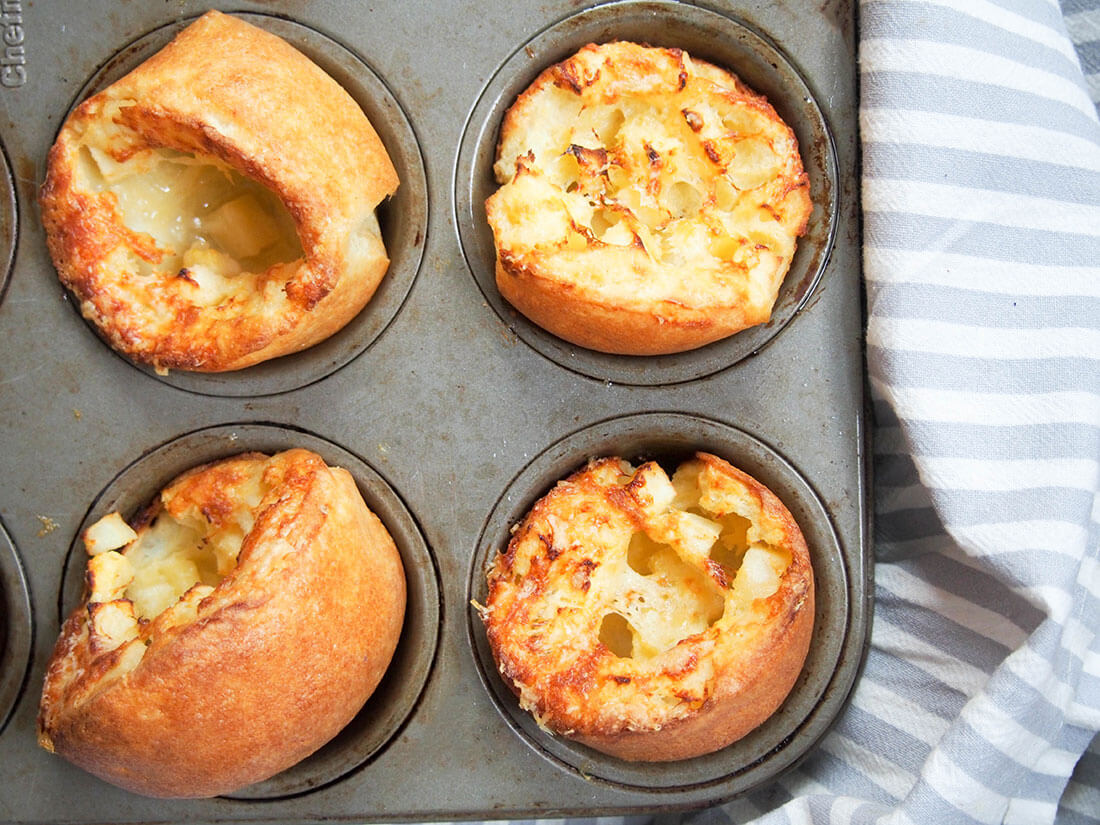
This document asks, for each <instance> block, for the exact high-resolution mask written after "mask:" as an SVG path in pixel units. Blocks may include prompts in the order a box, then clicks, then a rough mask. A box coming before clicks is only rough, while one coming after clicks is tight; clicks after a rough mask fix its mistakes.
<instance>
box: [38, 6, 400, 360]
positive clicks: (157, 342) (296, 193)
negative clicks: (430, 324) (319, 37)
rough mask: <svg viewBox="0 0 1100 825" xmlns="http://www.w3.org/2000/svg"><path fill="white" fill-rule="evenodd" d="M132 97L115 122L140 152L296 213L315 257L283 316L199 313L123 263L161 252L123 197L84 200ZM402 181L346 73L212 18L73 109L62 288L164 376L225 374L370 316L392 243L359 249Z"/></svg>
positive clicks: (56, 204) (60, 156) (56, 163)
mask: <svg viewBox="0 0 1100 825" xmlns="http://www.w3.org/2000/svg"><path fill="white" fill-rule="evenodd" d="M119 101H123V102H124V105H123V108H122V109H121V110H120V111H119V115H118V118H117V120H116V121H115V123H117V124H119V125H120V126H122V127H124V128H125V129H128V130H131V131H132V132H133V134H134V135H136V137H137V140H138V142H139V143H140V144H142V145H144V146H148V147H153V148H168V149H175V150H178V151H183V152H189V153H194V154H197V155H203V156H209V157H214V158H217V159H219V160H220V161H222V162H224V163H226V164H228V165H229V166H231V167H232V168H234V169H235V170H237V171H238V172H240V173H241V174H243V175H245V176H247V177H250V178H252V179H254V180H256V181H258V182H260V183H262V184H264V185H265V186H266V187H267V188H269V189H270V190H271V191H273V192H274V193H275V194H276V195H278V197H279V198H280V200H281V201H282V202H283V203H284V205H285V206H286V207H287V209H288V211H289V212H290V214H291V216H292V217H293V218H294V221H295V225H296V227H297V230H298V234H299V237H300V240H301V243H302V247H303V250H304V253H305V257H304V261H303V263H302V264H301V265H300V266H298V267H297V268H296V269H295V271H294V272H293V274H292V275H291V277H290V278H289V280H288V281H287V282H286V284H285V287H284V289H283V290H282V291H283V292H284V293H285V299H284V300H282V305H281V306H280V307H279V308H278V309H279V311H278V312H276V313H275V314H274V315H272V314H264V313H260V312H256V311H255V310H253V309H251V308H248V307H247V305H246V302H236V303H233V302H231V305H223V306H219V307H217V308H203V307H200V306H196V305H194V304H192V303H191V302H190V301H189V300H188V299H187V295H186V293H185V292H183V291H181V290H180V289H179V288H178V286H177V285H175V284H173V281H172V279H173V278H174V276H175V273H163V274H161V275H159V276H158V280H157V281H156V283H155V284H153V285H151V286H148V287H140V286H139V287H135V286H134V285H133V284H132V283H130V282H131V281H132V280H133V278H134V275H133V273H130V274H129V275H128V274H127V273H126V272H122V271H119V269H118V266H119V254H120V253H121V256H122V257H123V258H126V257H134V256H136V257H137V258H142V259H144V260H146V261H151V262H154V263H155V262H156V261H157V260H158V259H159V253H158V252H157V250H156V248H155V247H154V246H152V245H151V244H150V242H149V239H148V237H146V236H137V235H135V233H133V232H130V231H129V230H127V229H126V228H125V227H123V226H122V225H121V221H120V219H119V216H118V213H117V208H116V207H115V205H114V202H113V199H112V198H111V197H109V196H107V195H105V194H96V193H91V192H88V191H84V190H82V189H81V188H80V187H79V186H78V184H77V182H76V181H75V179H74V174H73V170H74V169H75V167H76V164H77V162H78V153H79V150H80V146H81V145H82V143H81V142H82V135H83V134H84V131H85V129H86V128H87V126H88V125H89V124H90V123H94V122H95V120H96V119H97V118H105V117H109V115H108V114H106V113H105V110H106V109H108V108H109V107H110V106H111V105H112V104H114V103H117V102H119ZM116 159H117V158H116ZM397 183H398V181H397V173H396V171H395V170H394V168H393V164H392V163H391V161H390V159H389V157H388V155H387V154H386V150H385V147H384V146H383V145H382V142H381V140H380V139H379V138H378V135H377V134H376V132H375V131H374V129H373V128H372V127H371V125H370V123H369V122H368V121H367V119H366V117H365V116H364V115H363V113H362V111H361V110H360V109H359V107H358V105H357V104H356V103H355V101H354V100H352V99H351V97H350V96H349V95H348V94H347V93H346V92H345V91H344V90H343V89H342V88H340V86H339V85H338V84H337V83H336V82H335V81H334V80H333V79H332V78H330V77H329V76H328V75H326V74H325V73H324V72H323V71H322V70H321V69H320V68H319V67H318V66H316V65H315V64H314V63H312V62H311V61H310V60H309V59H308V58H306V57H305V56H304V55H303V54H301V53H300V52H298V51H297V50H295V49H294V48H293V47H291V46H290V45H289V44H287V43H286V42H285V41H283V40H281V39H280V38H278V37H276V36H274V35H272V34H269V33H267V32H265V31H263V30H261V29H258V28H256V27H254V26H251V25H249V24H247V23H245V22H244V21H242V20H239V19H238V18H235V17H232V16H228V15H224V14H221V13H219V12H215V11H211V12H208V13H207V14H205V15H203V17H201V18H200V19H199V20H198V21H196V22H195V23H194V24H192V25H191V26H189V27H188V28H187V29H185V30H184V31H183V32H181V33H180V34H179V35H178V36H177V37H176V39H175V40H173V41H172V42H171V43H170V44H169V45H168V46H166V47H165V48H164V49H163V50H161V51H160V52H158V53H157V54H156V55H154V56H153V57H151V58H149V60H147V61H145V62H144V63H143V64H142V65H141V66H139V67H138V68H137V69H135V70H134V71H133V72H131V73H130V74H128V75H127V76H126V77H124V78H122V79H121V80H119V81H118V82H116V83H115V84H113V85H112V86H111V87H109V88H108V89H106V90H104V91H103V92H101V93H99V94H97V95H95V96H94V97H92V98H90V99H89V100H86V101H84V102H83V103H82V104H80V105H79V106H78V107H77V108H76V109H75V110H74V112H73V113H72V115H71V116H70V117H69V119H68V120H67V121H66V124H65V126H64V127H63V128H62V130H61V132H60V134H59V136H58V139H57V142H56V143H55V145H54V146H53V147H52V148H51V150H50V153H49V156H48V160H47V173H46V179H45V182H44V183H43V186H42V188H41V191H40V194H39V201H40V205H41V211H42V221H43V225H44V227H45V229H46V235H47V244H48V247H49V250H50V253H51V255H52V257H53V260H54V264H55V266H56V268H57V270H58V274H59V276H60V278H61V281H62V283H63V284H64V285H65V286H66V287H67V288H69V289H70V290H71V291H72V292H73V294H74V295H75V296H76V297H77V299H78V301H79V304H80V308H81V311H82V312H83V313H84V315H85V316H86V317H87V318H89V319H90V320H91V321H92V322H93V323H94V324H95V325H96V326H97V328H98V330H99V332H100V334H101V335H102V336H103V337H104V338H105V339H106V340H107V341H108V343H109V344H110V345H111V346H112V347H114V348H115V349H117V350H119V351H120V352H122V353H124V354H125V355H127V356H129V357H131V358H133V359H134V360H136V361H139V362H142V363H148V364H151V365H154V366H156V367H158V368H165V369H185V370H197V371H224V370H233V369H240V368H242V367H245V366H250V365H252V364H255V363H258V362H260V361H263V360H266V359H269V358H273V357H276V356H279V355H283V354H287V353H290V352H295V351H298V350H301V349H304V348H306V347H308V346H311V345H313V344H315V343H317V342H319V341H321V340H324V339H325V338H327V337H329V336H330V335H332V334H333V333H334V332H336V331H337V330H339V329H340V328H342V327H343V326H344V325H345V324H346V323H347V322H348V321H350V320H351V318H353V317H354V316H355V315H356V314H357V313H358V312H359V311H360V310H361V309H362V308H363V306H365V304H366V303H367V301H369V300H370V298H371V296H372V295H373V293H374V291H375V289H376V288H377V286H378V283H379V282H380V281H381V278H382V276H383V274H384V273H385V270H386V268H387V265H388V260H387V257H386V255H385V251H384V249H383V248H382V246H381V243H380V242H378V243H377V248H371V249H362V248H358V245H359V242H358V241H357V242H355V243H352V242H351V240H350V239H351V236H352V235H354V234H355V233H357V232H358V231H359V230H360V228H361V226H362V224H363V221H364V220H365V219H366V218H367V216H368V215H369V214H370V213H371V212H373V210H374V209H375V207H376V206H377V205H378V204H379V203H380V202H381V201H382V200H383V199H385V198H386V197H388V196H389V195H391V194H392V193H393V192H394V191H395V190H396V188H397ZM112 255H113V256H114V258H113V259H111V256H112ZM146 289H147V290H148V291H147V292H143V290H146ZM135 294H136V297H135ZM146 304H148V305H152V306H153V307H156V312H157V313H162V314H163V315H164V316H166V317H170V318H171V319H172V324H171V326H170V327H169V331H168V332H165V333H158V332H155V331H152V330H151V329H150V328H149V327H150V325H149V322H148V319H147V318H146V317H145V316H146V314H147V312H148V311H149V310H148V308H147V307H146V306H145V305H146Z"/></svg>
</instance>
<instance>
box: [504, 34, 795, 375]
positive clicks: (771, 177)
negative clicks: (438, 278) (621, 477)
mask: <svg viewBox="0 0 1100 825" xmlns="http://www.w3.org/2000/svg"><path fill="white" fill-rule="evenodd" d="M494 170H495V174H496V179H497V181H498V182H499V183H500V184H501V186H500V188H499V189H498V190H497V191H496V192H494V193H493V194H492V195H491V196H490V197H489V199H488V201H487V202H486V211H487V214H488V220H489V224H490V226H491V227H492V231H493V235H494V241H495V245H496V252H497V260H496V282H497V287H498V288H499V290H500V293H501V295H502V296H503V297H504V298H505V299H506V300H507V301H508V302H509V303H511V304H512V305H513V306H514V307H515V308H516V309H517V310H518V311H519V312H521V313H522V314H523V315H525V316H527V318H529V319H530V320H531V321H533V322H534V323H535V324H537V325H539V326H541V327H543V328H544V329H546V330H547V331H549V332H551V333H553V334H554V335H557V336H558V337H560V338H563V339H565V340H567V341H569V342H571V343H574V344H577V345H579V346H582V347H587V348H589V349H594V350H598V351H602V352H608V353H615V354H623V355H659V354H667V353H673V352H682V351H685V350H690V349H695V348H697V347H701V346H703V345H705V344H708V343H711V342H713V341H717V340H719V339H721V338H725V337H727V336H729V335H732V334H733V333H735V332H738V331H740V330H742V329H745V328H746V327H749V326H753V325H755V324H760V323H763V322H766V321H767V320H768V319H769V318H770V317H771V311H772V307H773V306H774V304H775V301H776V297H777V294H778V291H779V287H780V285H781V284H782V282H783V278H784V276H785V274H786V272H787V270H788V268H789V267H790V264H791V260H792V258H793V256H794V252H795V245H796V239H797V238H798V236H800V235H801V234H803V233H804V232H805V229H806V223H807V220H808V218H809V215H810V212H811V211H812V204H811V202H810V196H809V179H808V177H807V175H806V173H805V171H804V169H803V166H802V160H801V157H800V156H799V153H798V145H797V141H796V139H795V136H794V133H793V132H792V131H791V129H790V128H789V127H788V126H787V125H786V124H785V123H784V122H783V121H782V120H781V119H780V117H779V115H778V114H777V113H776V112H775V110H774V109H773V108H772V107H771V105H770V104H769V103H768V102H767V101H766V100H765V99H764V98H763V97H761V96H760V95H758V94H756V93H754V92H753V91H751V90H750V89H748V88H747V87H746V86H745V85H744V84H743V83H742V82H741V81H740V80H738V78H737V77H735V76H734V75H733V74H731V73H730V72H728V71H726V70H724V69H720V68H718V67H716V66H713V65H711V64H708V63H705V62H703V61H700V60H693V59H692V58H690V57H689V56H688V54H687V53H685V52H683V51H681V50H679V49H661V48H652V47H646V46H640V45H637V44H635V43H627V42H615V43H607V44H604V45H588V46H585V47H584V48H583V49H581V50H580V51H579V52H578V53H576V54H575V55H573V56H572V57H570V58H569V59H567V60H565V61H563V62H561V63H558V64H556V65H554V66H551V67H550V68H548V69H546V70H545V71H543V72H542V73H541V74H540V75H539V76H538V78H536V80H535V81H534V82H533V83H532V84H531V85H530V86H529V87H528V88H527V90H526V91H524V92H523V94H521V95H520V96H519V98H518V99H517V100H516V101H515V103H514V104H513V105H512V107H511V108H510V109H509V110H508V112H507V114H506V115H505V118H504V122H503V125H502V127H501V132H500V142H499V146H498V150H497V161H496V165H495V167H494Z"/></svg>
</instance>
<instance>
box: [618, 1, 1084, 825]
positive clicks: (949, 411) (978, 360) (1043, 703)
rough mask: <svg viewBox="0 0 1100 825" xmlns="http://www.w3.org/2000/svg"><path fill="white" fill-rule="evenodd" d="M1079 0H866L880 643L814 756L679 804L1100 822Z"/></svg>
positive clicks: (688, 822)
mask: <svg viewBox="0 0 1100 825" xmlns="http://www.w3.org/2000/svg"><path fill="white" fill-rule="evenodd" d="M1063 6H1064V8H1061V7H1060V6H1059V4H1058V3H1057V2H1056V0H996V1H994V0H863V2H861V4H860V9H859V11H860V20H859V25H860V55H859V57H860V79H861V114H860V128H861V135H862V147H863V164H864V165H863V186H862V197H863V218H864V275H865V278H866V284H867V316H868V327H867V367H868V373H869V376H870V387H871V393H872V399H873V403H874V418H875V421H874V427H875V430H874V432H875V445H874V451H875V467H874V478H875V488H874V499H875V521H876V539H875V546H876V563H877V567H876V573H875V585H876V587H875V589H876V592H875V597H876V606H875V615H874V626H873V631H872V641H871V649H870V651H869V653H868V659H867V664H866V669H865V672H864V674H863V676H862V679H861V680H860V682H859V684H858V685H857V688H856V690H855V692H854V694H853V697H852V701H851V704H850V706H849V707H848V708H847V710H846V711H845V712H844V713H843V714H842V716H841V717H840V719H839V721H838V723H837V725H836V727H835V728H834V729H833V730H832V731H831V732H830V733H829V734H828V735H827V736H826V738H825V739H824V740H823V742H822V743H821V745H820V746H819V747H818V748H817V749H816V750H815V751H814V752H813V753H812V754H811V755H810V756H809V757H808V758H807V759H806V760H804V761H803V762H802V764H801V765H800V766H799V767H798V768H796V769H795V770H793V771H791V772H789V773H788V774H786V775H784V776H782V777H780V778H779V779H778V780H777V781H775V782H773V783H772V784H770V785H769V786H767V787H764V788H761V789H759V790H757V791H755V792H750V793H749V794H747V795H746V796H744V797H742V798H739V799H737V800H735V801H734V802H731V803H728V804H726V805H722V806H720V807H716V808H714V809H711V810H706V811H702V812H696V813H693V814H689V815H684V816H677V817H668V816H663V817H657V819H658V820H660V822H661V823H670V822H680V823H683V825H711V823H727V822H749V821H754V822H760V823H767V825H775V824H776V823H831V824H832V825H839V824H840V823H845V824H847V823H869V822H876V823H895V822H896V823H918V825H924V824H925V823H930V824H932V825H941V824H946V823H972V822H973V823H1002V822H1003V823H1016V824H1017V825H1037V824H1038V823H1049V822H1058V823H1063V824H1064V825H1076V823H1100V746H1098V744H1097V741H1096V736H1097V731H1098V730H1100V640H1098V636H1097V630H1098V628H1100V559H1098V556H1100V550H1098V546H1100V123H1098V120H1097V111H1096V108H1095V106H1096V101H1097V100H1100V89H1098V80H1097V77H1098V72H1100V0H1064V3H1063ZM1063 11H1064V16H1063ZM1075 43H1076V44H1077V46H1078V48H1080V54H1081V56H1080V58H1078V56H1077V54H1076V52H1075V48H1074V44H1075ZM1082 67H1083V68H1084V71H1082ZM1089 84H1091V85H1089ZM648 821H649V819H648V818H635V819H630V820H627V822H629V823H630V825H640V823H642V822H648ZM596 822H599V823H601V825H606V824H607V823H613V822H615V823H618V822H621V820H611V819H601V820H596Z"/></svg>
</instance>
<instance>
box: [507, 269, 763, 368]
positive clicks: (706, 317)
mask: <svg viewBox="0 0 1100 825" xmlns="http://www.w3.org/2000/svg"><path fill="white" fill-rule="evenodd" d="M496 284H497V289H498V290H500V294H501V296H502V297H503V298H504V299H505V300H506V301H507V302H508V303H509V304H511V305H512V306H513V307H515V308H516V310H518V311H519V312H520V313H521V314H522V315H523V316H524V317H526V318H527V319H528V320H530V321H532V322H533V323H535V324H537V325H538V326H540V327H542V328H543V329H545V330H547V331H550V332H552V333H553V334H555V335H557V336H558V337H559V338H564V339H565V340H566V341H569V342H570V343H572V344H576V345H578V346H581V347H586V348H588V349H593V350H597V351H598V352H606V353H610V354H613V355H643V356H644V355H669V354H672V353H677V352H684V351H686V350H691V349H697V348H699V347H702V346H706V345H707V344H711V343H714V342H715V341H720V340H721V339H723V338H726V337H728V336H730V335H732V334H733V333H735V332H739V331H740V330H742V329H745V328H746V327H749V326H752V325H754V324H759V323H763V322H765V321H767V320H768V319H767V317H759V316H755V315H750V314H749V313H748V312H747V311H746V308H745V306H744V305H740V304H733V305H726V306H722V307H706V308H699V307H688V306H684V305H683V304H681V303H677V302H675V301H671V300H664V301H660V302H657V303H655V304H652V305H650V306H648V307H644V308H643V307H631V306H625V305H623V304H621V303H616V302H612V301H607V300H606V299H603V298H601V297H600V296H599V295H598V294H596V293H594V292H592V291H589V290H585V289H583V288H582V287H579V286H578V285H577V284H574V283H570V282H568V281H564V280H562V279H561V278H558V277H556V276H555V275H554V274H553V272H549V273H548V272H546V271H545V268H544V267H543V266H542V265H541V264H540V263H539V262H538V261H537V260H532V259H530V258H528V259H526V260H524V261H520V260H518V259H516V258H515V257H513V256H511V255H509V254H508V253H507V252H503V251H502V252H501V253H500V255H499V256H498V258H497V262H496Z"/></svg>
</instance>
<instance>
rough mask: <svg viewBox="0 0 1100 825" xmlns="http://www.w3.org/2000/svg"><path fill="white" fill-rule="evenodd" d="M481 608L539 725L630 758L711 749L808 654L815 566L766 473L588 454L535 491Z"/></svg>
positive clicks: (734, 732)
mask: <svg viewBox="0 0 1100 825" xmlns="http://www.w3.org/2000/svg"><path fill="white" fill-rule="evenodd" d="M488 584H489V591H488V600H487V602H486V604H485V605H484V606H483V607H481V608H480V612H481V616H482V619H483V621H484V623H485V628H486V632H487V637H488V640H489V644H490V647H491V649H492V651H493V655H494V657H495V659H496V662H497V665H498V667H499V669H500V673H501V675H502V676H503V677H504V680H505V681H506V682H507V683H508V684H509V685H510V686H511V687H512V688H513V690H514V691H515V692H516V694H517V695H518V697H519V702H520V705H521V706H522V707H523V708H524V709H526V710H528V711H530V712H531V713H532V714H533V715H534V717H535V719H536V720H537V721H538V723H539V725H540V726H542V727H544V728H545V729H547V730H549V731H551V732H554V733H557V734H560V735H562V736H565V737H568V738H571V739H575V740H577V741H579V742H581V743H583V744H585V745H588V746H590V747H592V748H595V749H597V750H599V751H602V752H604V753H607V754H610V755H612V756H615V757H619V758H621V759H627V760H636V761H668V760H674V759H686V758H689V757H693V756H699V755H702V754H705V753H710V752H712V751H716V750H718V749H720V748H723V747H725V746H726V745H728V744H730V743H731V742H733V741H735V740H737V739H739V738H741V737H742V736H744V735H745V734H746V733H748V732H749V731H751V730H753V729H754V728H756V727H757V726H758V725H760V724H761V723H762V722H764V721H765V720H766V719H767V718H768V717H769V716H770V715H771V714H772V713H774V712H775V710H776V709H777V708H778V707H779V706H780V704H781V703H782V702H783V700H784V698H785V697H786V696H787V694H788V692H789V691H790V689H791V687H792V686H793V685H794V683H795V680H796V679H797V677H798V674H799V673H800V671H801V669H802V665H803V662H804V660H805V657H806V653H807V651H808V649H809V644H810V637H811V634H812V631H813V621H814V580H813V570H812V568H811V566H810V556H809V552H808V550H807V547H806V542H805V540H804V539H803V536H802V533H801V531H800V530H799V528H798V525H797V524H796V523H795V521H794V519H793V518H792V517H791V514H790V513H789V512H788V511H787V509H786V508H785V507H784V506H783V504H782V503H781V502H780V501H779V499H777V498H776V497H775V495H773V494H772V493H771V492H770V491H769V490H768V489H767V488H765V487H764V486H762V485H761V484H760V483H759V482H757V481H755V480H754V479H752V478H751V477H749V476H747V475H745V474H744V473H742V472H740V471H739V470H737V469H735V468H734V467H732V466H730V465H729V464H728V463H727V462H725V461H724V460H722V459H719V458H717V457H715V456H713V455H709V454H706V453H699V454H697V455H696V457H695V458H694V459H692V460H690V461H687V462H685V463H684V464H682V465H681V466H680V467H679V468H678V469H677V470H676V472H675V473H674V474H673V476H672V478H671V479H669V477H668V476H667V475H666V474H665V472H664V471H663V470H662V469H661V467H660V466H658V465H657V464H655V463H653V462H649V463H646V464H643V465H641V466H640V467H637V468H635V467H632V466H631V465H630V464H628V463H627V462H625V461H622V460H621V459H618V458H602V459H599V460H593V461H591V462H590V463H589V464H588V466H586V467H584V468H583V469H581V470H579V471H578V472H576V473H575V474H573V475H572V476H570V477H569V478H567V479H566V480H564V481H562V482H559V483H558V485H557V486H555V487H554V488H553V489H552V490H551V491H550V492H549V493H548V494H547V495H546V496H544V497H543V498H542V499H540V500H539V501H538V502H537V503H536V504H535V506H534V507H533V508H532V509H531V511H530V512H529V513H528V515H527V516H526V517H525V518H524V519H523V521H522V522H521V523H520V524H519V526H518V528H517V529H516V531H515V532H514V534H513V536H512V539H511V540H510V542H509V544H508V548H507V550H506V551H505V552H502V553H500V554H499V555H498V556H497V557H496V558H495V559H494V560H493V562H492V565H491V568H490V570H489V572H488Z"/></svg>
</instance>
